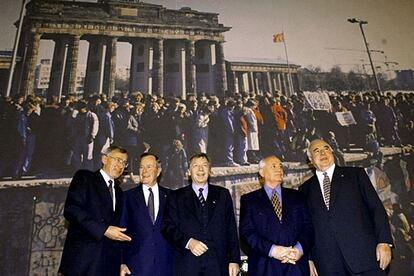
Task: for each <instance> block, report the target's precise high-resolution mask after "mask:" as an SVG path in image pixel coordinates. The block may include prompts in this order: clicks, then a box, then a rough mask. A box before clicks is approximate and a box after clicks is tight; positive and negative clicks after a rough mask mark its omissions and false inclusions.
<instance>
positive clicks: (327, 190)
mask: <svg viewBox="0 0 414 276" xmlns="http://www.w3.org/2000/svg"><path fill="white" fill-rule="evenodd" d="M323 195H324V196H325V205H326V208H327V209H328V210H329V200H330V198H331V181H330V180H329V176H328V173H327V172H324V173H323Z"/></svg>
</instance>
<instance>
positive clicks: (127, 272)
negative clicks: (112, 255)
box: [119, 264, 131, 276]
mask: <svg viewBox="0 0 414 276" xmlns="http://www.w3.org/2000/svg"><path fill="white" fill-rule="evenodd" d="M125 275H131V271H130V270H129V268H128V267H127V265H126V264H121V269H120V271H119V276H125Z"/></svg>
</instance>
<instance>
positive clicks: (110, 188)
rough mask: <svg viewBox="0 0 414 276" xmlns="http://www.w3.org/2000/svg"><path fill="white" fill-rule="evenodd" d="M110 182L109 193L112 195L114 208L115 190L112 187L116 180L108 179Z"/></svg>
mask: <svg viewBox="0 0 414 276" xmlns="http://www.w3.org/2000/svg"><path fill="white" fill-rule="evenodd" d="M108 183H109V185H108V189H109V194H110V195H111V203H112V209H113V210H114V190H113V189H112V187H113V183H114V182H113V181H112V180H108Z"/></svg>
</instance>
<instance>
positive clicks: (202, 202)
mask: <svg viewBox="0 0 414 276" xmlns="http://www.w3.org/2000/svg"><path fill="white" fill-rule="evenodd" d="M203 191H204V189H203V188H200V189H198V200H199V201H200V203H201V207H204V205H205V204H206V200H205V199H204V196H203Z"/></svg>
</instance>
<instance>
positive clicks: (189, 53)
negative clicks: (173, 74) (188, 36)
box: [186, 40, 197, 95]
mask: <svg viewBox="0 0 414 276" xmlns="http://www.w3.org/2000/svg"><path fill="white" fill-rule="evenodd" d="M186 64H187V72H188V75H187V94H188V93H191V94H194V95H196V94H197V75H196V63H195V41H194V40H190V41H188V43H187V50H186Z"/></svg>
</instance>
